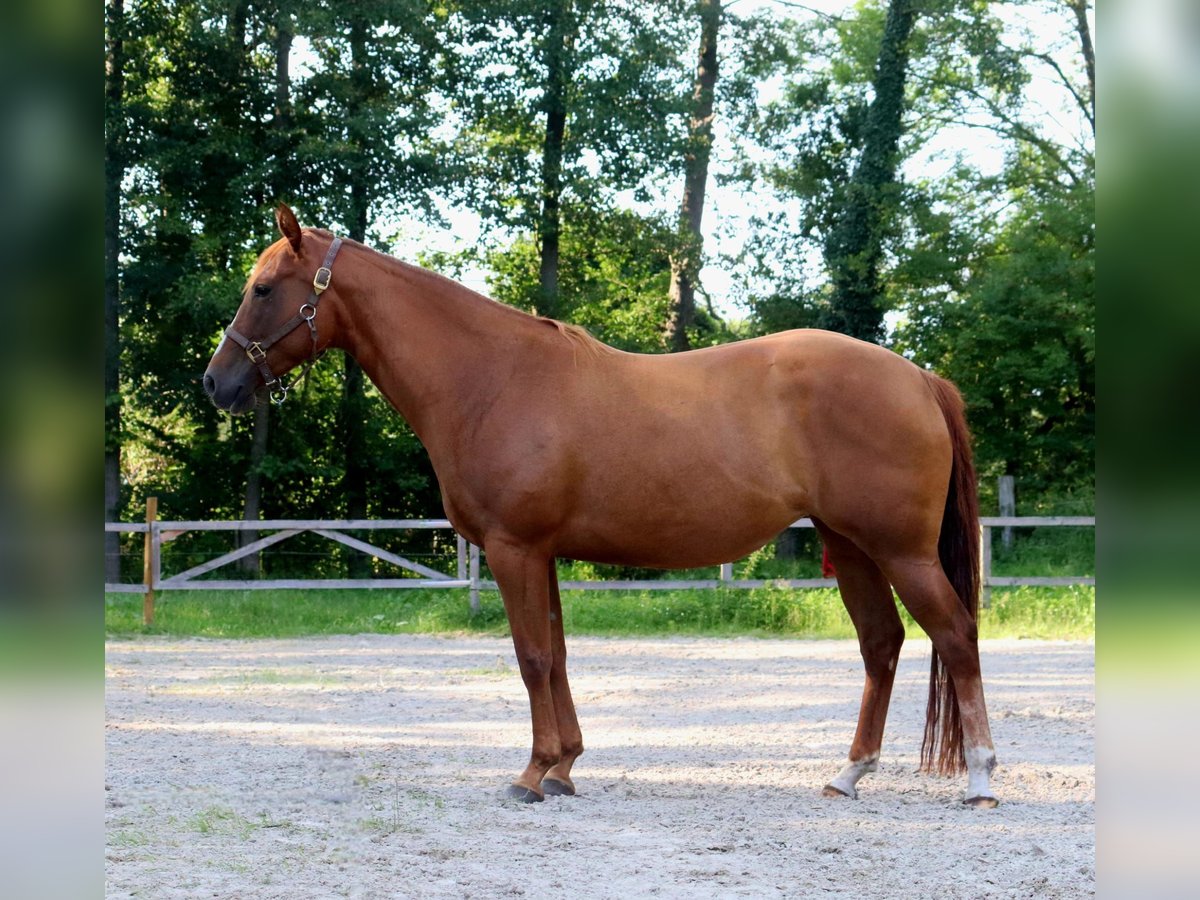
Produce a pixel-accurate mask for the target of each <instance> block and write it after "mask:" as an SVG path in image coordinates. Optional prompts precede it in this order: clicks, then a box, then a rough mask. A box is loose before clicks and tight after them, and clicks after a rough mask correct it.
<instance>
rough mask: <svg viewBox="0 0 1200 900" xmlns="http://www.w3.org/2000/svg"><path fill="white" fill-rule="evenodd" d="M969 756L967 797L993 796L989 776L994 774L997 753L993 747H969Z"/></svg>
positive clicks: (967, 754)
mask: <svg viewBox="0 0 1200 900" xmlns="http://www.w3.org/2000/svg"><path fill="white" fill-rule="evenodd" d="M965 756H966V757H967V799H968V800H974V799H975V798H976V797H992V798H993V799H994V798H995V796H996V795H995V794H993V793H992V790H991V788H990V787H989V786H988V777H989V776H990V775H991V774H992V769H994V768H996V753H995V751H994V750H992V748H991V747H968V748H967V751H966V753H965Z"/></svg>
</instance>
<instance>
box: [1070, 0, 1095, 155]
mask: <svg viewBox="0 0 1200 900" xmlns="http://www.w3.org/2000/svg"><path fill="white" fill-rule="evenodd" d="M1068 5H1069V6H1070V7H1071V11H1072V12H1074V13H1075V31H1076V33H1077V34H1078V35H1079V49H1080V52H1081V53H1082V54H1083V67H1084V69H1085V71H1086V72H1087V80H1088V95H1087V106H1088V121H1089V122H1090V123H1091V125H1092V137H1095V136H1096V50H1095V48H1094V47H1093V46H1092V29H1091V26H1090V25H1088V17H1087V14H1088V4H1087V0H1069V2H1068Z"/></svg>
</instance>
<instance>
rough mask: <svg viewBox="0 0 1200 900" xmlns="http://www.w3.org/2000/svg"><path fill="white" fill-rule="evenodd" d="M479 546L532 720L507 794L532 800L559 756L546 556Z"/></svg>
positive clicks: (509, 546) (496, 543)
mask: <svg viewBox="0 0 1200 900" xmlns="http://www.w3.org/2000/svg"><path fill="white" fill-rule="evenodd" d="M484 549H485V551H486V552H487V561H488V566H489V567H490V568H491V570H492V574H493V575H495V576H496V583H497V585H499V587H500V596H501V597H502V598H503V599H504V610H505V612H506V613H507V614H508V624H509V628H510V630H511V631H512V639H513V646H514V648H515V649H516V652H517V665H518V666H519V667H520V669H521V679H522V680H523V681H524V682H525V689H526V690H527V691H528V692H529V711H530V715H531V716H532V719H533V752H532V753H531V754H530V757H529V765H528V766H526V767H525V771H524V772H522V773H521V774H520V776H519V777H518V778H517V780H516V781H514V782H513V783H512V785H511V786H510V787H509V789H508V796H509V797H512V798H515V799H517V800H522V801H524V802H526V803H536V802H538V801H540V800H542V799H544V796H545V795H544V794H543V793H542V779H543V778H544V777H545V775H546V773H547V772H548V771H549V770H550V768H551V767H552V766H554V765H555V764H556V763H558V761H559V760H560V759H561V758H562V740H561V738H560V737H559V730H558V721H557V717H556V715H555V703H554V695H553V692H552V691H551V689H550V677H551V671H552V669H553V665H554V650H553V644H552V640H551V632H552V630H551V622H550V580H549V577H548V573H549V566H550V564H551V560H550V559H548V557H547V556H546V555H544V554H542V553H539V552H536V551H533V550H531V549H530V548H528V547H522V546H520V545H518V544H515V543H508V542H505V541H501V540H492V541H488V542H487V545H486V546H485V548H484Z"/></svg>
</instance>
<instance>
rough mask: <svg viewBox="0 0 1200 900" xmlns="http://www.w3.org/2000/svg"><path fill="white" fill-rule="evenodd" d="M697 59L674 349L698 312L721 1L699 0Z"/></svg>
mask: <svg viewBox="0 0 1200 900" xmlns="http://www.w3.org/2000/svg"><path fill="white" fill-rule="evenodd" d="M696 14H697V17H698V18H699V20H700V62H699V64H698V66H697V67H696V81H695V87H694V89H693V91H692V115H691V120H690V122H689V123H688V148H687V155H686V156H685V157H684V164H683V165H684V176H683V203H682V205H681V206H680V209H679V226H680V229H679V230H680V247H679V249H678V250H677V251H676V253H675V255H674V256H673V258H672V259H671V289H670V294H669V299H668V312H667V328H666V343H667V349H669V350H672V351H679V350H688V349H690V347H691V344H690V342H689V341H688V334H687V330H688V328H689V327H690V326H691V325H692V322H693V321H694V319H695V315H696V289H695V281H696V278H697V276H698V274H699V272H700V259H701V249H702V246H703V237H702V236H701V234H700V220H701V218H702V216H703V215H704V192H705V189H706V187H707V185H708V163H709V159H710V157H711V155H712V130H713V94H714V89H715V87H716V83H717V36H718V34H719V32H720V29H721V0H699V2H698V3H697V4H696Z"/></svg>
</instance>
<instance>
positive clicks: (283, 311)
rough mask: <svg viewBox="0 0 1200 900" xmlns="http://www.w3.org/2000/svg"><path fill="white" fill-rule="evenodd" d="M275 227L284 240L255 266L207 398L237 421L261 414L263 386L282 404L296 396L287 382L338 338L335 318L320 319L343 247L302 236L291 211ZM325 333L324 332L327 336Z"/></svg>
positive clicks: (211, 372)
mask: <svg viewBox="0 0 1200 900" xmlns="http://www.w3.org/2000/svg"><path fill="white" fill-rule="evenodd" d="M275 221H276V223H277V224H278V225H279V231H280V233H281V234H282V235H283V238H282V239H281V240H278V241H276V242H275V243H274V244H272V245H271V246H270V247H268V248H267V249H266V250H264V251H263V253H262V255H261V256H259V258H258V261H257V262H256V263H255V264H254V269H253V271H252V272H251V273H250V278H249V279H247V281H246V288H245V293H244V294H243V296H242V305H241V306H239V307H238V311H237V314H236V315H235V316H234V317H233V322H231V323H230V325H229V327H228V328H227V329H226V330H225V336H224V337H223V338H222V339H221V343H220V345H219V346H218V347H217V352H216V353H214V354H213V357H212V359H211V360H210V361H209V363H208V369H207V370H206V371H205V373H204V390H205V391H207V393H208V395H209V397H211V398H212V401H213V403H215V404H216V405H217V407H219V408H220V409H227V410H229V411H230V412H232V413H235V414H237V413H244V412H247V411H249V410H251V409H253V408H254V404H255V392H256V391H257V390H258V388H259V387H260V386H261V385H267V386H268V387H269V388H270V389H271V396H272V399H274V400H276V401H278V402H282V400H283V398H284V397H285V396H287V391H288V387H287V385H285V384H284V382H283V381H282V376H283V375H284V374H285V373H287V372H289V371H291V370H292V369H294V368H295V367H296V366H298V365H299V364H300V363H302V362H305V361H306V360H308V361H309V362H311V361H312V360H314V359H315V358H316V356H317V354H318V353H319V352H320V350H321V349H324V347H326V346H328V344H329V340H330V337H331V336H332V334H331V331H330V329H331V327H332V322H331V321H330V319H331V317H330V316H329V315H328V314H327V313H324V314H321V315H318V312H319V302H320V296H321V293H322V291H324V290H325V288H326V287H328V286H329V282H330V267H331V266H332V264H333V257H334V256H335V255H336V253H337V250H338V247H339V246H340V245H341V240H340V239H338V238H334V239H333V241H332V242H330V241H329V240H327V239H326V238H324V237H322V236H321V235H319V234H314V233H312V232H308V233H305V232H302V231H301V230H300V224H299V223H298V222H297V221H296V216H295V214H294V213H293V212H292V211H291V210H290V209H288V208H287V207H286V206H283V205H280V207H279V208H278V209H277V210H276V211H275ZM318 325H320V326H321V327H322V328H323V329H324V330H323V331H321V332H319V331H318ZM318 334H320V337H319V339H318ZM318 343H320V346H318Z"/></svg>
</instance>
